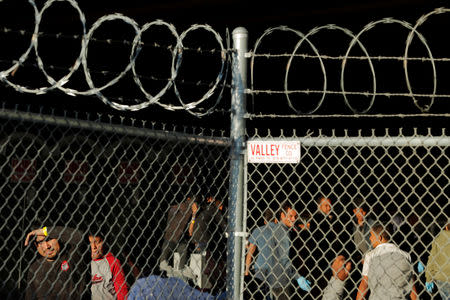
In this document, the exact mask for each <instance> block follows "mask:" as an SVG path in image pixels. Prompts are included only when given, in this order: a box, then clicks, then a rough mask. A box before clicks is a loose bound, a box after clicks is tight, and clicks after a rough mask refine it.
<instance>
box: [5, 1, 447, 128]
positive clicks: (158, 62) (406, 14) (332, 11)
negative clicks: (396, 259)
mask: <svg viewBox="0 0 450 300" xmlns="http://www.w3.org/2000/svg"><path fill="white" fill-rule="evenodd" d="M44 3H45V2H44V1H40V0H39V1H36V5H37V7H38V9H41V8H42V7H43V5H44ZM78 4H79V7H80V9H81V10H82V11H83V13H84V15H85V17H86V27H87V28H86V30H89V28H90V27H91V26H92V24H93V23H94V22H95V21H96V20H97V19H99V18H100V17H102V16H104V15H107V14H111V13H120V14H123V15H125V16H129V17H131V18H133V19H134V20H135V21H136V22H137V23H138V24H139V25H140V26H142V25H143V24H145V23H147V22H151V21H154V20H156V19H162V20H164V21H166V22H168V23H171V24H173V25H174V26H175V27H176V29H177V32H178V34H181V33H182V32H183V31H184V30H186V29H188V28H189V26H191V25H192V24H209V25H211V26H212V28H213V29H214V30H215V31H216V32H217V33H218V34H220V36H221V37H222V38H223V39H224V41H223V44H224V47H227V32H228V33H231V32H232V30H233V29H234V28H236V27H238V26H243V27H245V28H246V29H247V30H248V31H249V49H250V50H251V49H253V47H254V45H255V42H256V41H257V39H258V38H259V37H260V36H261V35H262V34H263V32H264V31H265V30H266V29H268V28H270V27H274V26H279V25H286V26H289V27H290V28H293V29H296V30H300V31H301V32H303V33H305V34H306V33H307V32H308V31H309V30H311V29H312V28H314V27H316V26H321V25H325V24H337V25H339V26H342V27H345V28H348V29H349V30H351V31H352V32H353V33H355V34H356V33H358V32H359V31H360V30H361V29H362V28H363V27H364V26H365V25H366V24H367V23H369V22H372V21H376V20H379V19H382V18H385V17H393V18H397V19H399V20H404V21H407V22H409V23H411V24H412V25H414V24H415V22H416V21H417V19H418V18H419V17H420V16H422V15H424V14H426V13H428V12H431V11H432V10H434V9H435V8H438V7H442V6H446V5H447V4H448V1H444V0H440V1H426V0H390V1H387V0H386V1H385V0H378V1H365V2H361V1H329V0H326V1H325V0H322V1H311V2H306V1H285V0H281V1H232V0H231V1H221V0H216V1H141V0H129V1H106V0H96V1H88V0H80V1H78ZM0 15H1V16H0V17H1V18H0V20H1V21H0V28H1V29H4V28H8V29H12V31H11V32H8V33H5V32H2V33H0V43H1V44H2V47H1V50H0V69H1V70H4V69H5V68H8V67H9V66H10V65H11V61H13V60H15V59H17V58H18V57H19V56H20V55H21V53H23V52H24V51H25V49H26V48H27V47H28V45H29V41H30V37H31V32H33V28H34V17H33V11H32V9H31V6H30V5H29V4H28V3H27V1H26V0H3V1H0ZM448 15H449V14H443V15H442V16H437V17H436V16H435V17H433V20H432V22H431V21H430V22H428V23H427V24H426V25H424V26H423V28H421V29H422V30H423V31H421V32H422V33H423V35H424V36H425V37H426V39H427V42H428V43H429V44H430V47H431V48H432V51H433V55H434V56H435V57H447V56H448V53H449V50H450V48H447V44H446V40H447V39H446V38H445V36H446V34H445V31H446V30H445V29H446V28H448V25H449V24H448V23H449V22H450V21H448V20H450V18H449V17H448ZM20 30H24V32H20ZM0 32H1V30H0ZM40 32H42V33H43V34H42V36H40V37H39V55H40V57H41V58H42V60H43V61H44V64H45V66H46V70H47V71H48V73H49V74H51V75H52V76H53V77H54V78H60V77H61V76H62V75H64V74H66V73H67V69H68V68H70V66H71V65H72V64H73V62H74V60H75V59H76V57H77V56H78V55H79V50H80V38H79V35H80V33H81V32H82V27H81V23H80V21H79V17H78V13H77V12H76V11H75V10H74V9H73V8H72V7H71V6H70V4H69V3H68V2H57V3H55V4H53V5H52V6H51V7H50V8H49V9H48V10H47V11H46V12H45V14H44V17H43V19H42V22H41V26H40ZM408 33H409V32H408V31H407V30H404V29H402V28H401V27H399V26H378V27H377V28H376V29H374V30H371V31H370V34H367V35H365V36H364V38H362V40H363V43H364V45H365V46H366V47H367V49H368V50H369V53H370V55H371V56H378V55H379V56H391V55H392V56H402V55H403V53H404V48H405V47H404V45H405V38H406V36H407V34H408ZM74 35H77V37H76V38H74V37H73V36H74ZM94 37H95V38H96V39H97V41H90V43H89V69H90V70H91V71H92V77H93V80H94V82H95V83H96V86H100V85H101V83H106V82H107V81H108V80H110V79H111V78H112V77H114V76H115V75H116V74H118V73H119V72H121V71H122V70H123V68H124V67H125V66H126V64H127V63H128V61H129V55H130V48H131V47H130V45H129V44H126V43H123V41H129V42H131V41H132V40H133V38H134V33H133V30H132V29H131V26H129V25H124V24H123V23H120V22H111V24H106V25H105V26H103V25H102V26H101V27H100V28H99V29H98V30H96V32H95V34H94ZM314 38H315V40H314V43H315V45H316V46H317V47H318V49H319V51H320V54H323V55H334V56H338V55H344V54H345V50H346V49H347V47H348V44H349V42H350V39H348V37H345V36H344V35H342V34H341V33H334V32H333V33H331V34H330V33H323V34H322V33H321V34H319V35H317V37H314ZM108 39H111V40H112V42H111V43H107V42H105V41H106V40H108ZM267 41H268V42H266V40H265V42H264V43H265V44H264V45H265V46H267V47H266V48H264V47H262V48H261V49H260V51H259V53H270V54H275V53H290V52H291V51H292V49H293V46H295V44H296V42H297V41H298V38H295V37H293V36H290V37H287V36H286V37H285V36H284V35H283V34H276V35H275V34H274V35H273V37H270V39H267ZM416 41H417V39H416ZM143 42H144V43H145V42H148V43H147V44H145V46H144V48H143V51H142V52H141V53H140V55H139V58H138V61H137V70H138V73H139V75H141V76H143V77H144V79H143V84H144V86H145V87H146V89H148V90H149V91H151V93H152V94H155V93H156V92H155V91H158V90H159V89H160V88H161V87H162V86H164V85H165V84H166V82H167V81H166V80H165V79H167V78H169V77H170V65H171V54H170V53H168V51H167V50H164V47H166V46H170V45H172V46H173V45H174V38H173V37H172V36H171V34H170V33H169V32H168V31H167V30H166V29H164V28H162V29H161V30H154V31H152V32H149V33H148V34H147V35H144V36H143ZM183 42H184V46H185V47H187V48H194V49H197V48H201V49H206V50H207V49H218V48H219V47H218V43H217V41H216V40H215V38H214V37H213V36H212V35H211V34H208V33H206V32H205V31H201V30H198V31H196V32H195V33H194V34H192V35H190V36H189V37H188V38H186V39H185V40H184V41H183ZM153 43H157V44H158V45H159V46H160V47H153V46H152V45H153ZM316 43H317V44H316ZM415 45H418V46H417V47H416V48H414V46H415ZM355 48H356V47H355ZM424 49H425V48H424V47H423V45H421V44H419V43H417V44H413V45H412V46H411V49H410V53H411V56H417V57H427V53H426V52H425V51H424ZM301 50H302V51H304V52H301V51H299V53H300V52H301V53H309V54H313V53H312V52H311V51H310V49H307V47H305V48H302V49H301ZM414 50H416V52H414ZM32 52H33V51H32ZM351 54H353V55H361V54H362V53H359V52H358V51H357V50H355V51H354V52H351ZM286 60H287V59H285V60H284V61H282V62H281V63H278V62H277V61H274V60H271V63H267V62H265V61H262V62H261V63H260V64H259V65H258V58H257V59H256V60H255V74H256V75H255V85H254V88H255V89H263V90H266V89H271V90H283V80H284V74H285V66H286ZM272 62H273V63H272ZM376 63H378V64H379V65H375V67H376V69H377V91H378V92H407V90H406V88H405V85H404V81H400V83H401V84H397V83H396V81H395V80H396V79H398V78H402V76H403V73H402V72H403V69H402V68H401V62H400V63H399V62H397V63H396V65H395V67H393V66H392V65H390V64H389V62H387V63H384V62H381V63H380V62H375V64H376ZM47 66H53V68H49V67H47ZM147 66H150V67H147ZM259 66H264V68H263V69H262V70H261V69H258V67H259ZM219 67H220V59H218V54H217V53H216V54H205V53H201V54H198V53H196V52H195V51H189V50H187V51H185V53H184V54H183V65H182V67H181V69H180V72H179V76H178V77H177V81H179V82H177V84H178V85H177V87H178V88H179V90H180V93H181V95H182V99H183V101H186V102H190V100H191V99H192V100H193V99H198V98H199V97H201V96H202V95H203V94H204V93H205V92H206V91H207V90H208V89H209V88H210V85H209V84H210V83H211V82H213V81H214V79H215V77H216V76H217V70H219ZM437 68H438V72H439V74H438V90H437V93H438V94H439V93H440V94H450V92H449V91H448V90H445V89H446V87H445V81H446V78H449V76H450V74H447V73H448V71H446V69H448V64H446V63H441V64H440V65H438V66H437ZM81 69H82V68H81V67H80V69H79V70H78V71H77V72H76V73H75V74H74V76H73V77H72V78H71V80H70V83H68V84H67V85H66V86H68V87H75V88H77V89H79V90H85V89H86V88H87V84H86V83H85V80H84V74H83V72H81ZM347 70H348V71H347V72H348V73H346V87H348V90H349V91H361V90H362V91H367V90H370V88H371V85H370V80H371V77H370V73H368V72H367V71H368V69H367V67H364V66H361V65H358V64H356V65H352V64H351V62H349V64H348V65H347ZM355 70H356V71H355ZM290 72H291V73H290V76H291V77H290V78H293V80H295V79H298V81H299V82H301V83H300V84H298V85H295V83H292V84H291V82H290V88H291V87H292V89H320V88H321V82H322V77H321V76H322V74H321V73H320V72H318V69H317V65H315V63H314V61H312V62H302V61H300V62H299V61H294V63H293V66H292V68H291V71H290ZM409 72H410V76H411V77H414V78H413V80H416V81H415V82H414V81H413V85H414V91H415V92H417V93H431V87H432V84H431V79H430V76H429V75H430V74H431V73H430V64H429V63H428V64H427V63H426V62H425V63H422V64H419V65H417V66H416V67H415V66H414V65H413V64H412V63H411V64H410V65H409ZM129 73H130V74H131V72H129ZM249 75H250V68H249ZM339 75H340V65H339V63H338V64H336V63H334V65H332V64H331V65H327V76H328V90H333V91H339V89H340V87H339ZM416 75H417V76H416ZM258 76H259V77H258ZM155 78H156V80H155ZM12 80H13V81H14V82H15V83H19V84H23V85H25V86H29V87H39V86H46V85H48V84H47V82H46V80H45V78H44V77H43V76H42V73H41V72H40V71H39V70H38V69H37V66H36V57H35V55H34V53H31V54H30V56H29V58H28V59H27V60H26V61H25V63H24V64H23V66H21V67H20V68H19V70H18V71H17V72H16V73H15V75H14V78H13V79H12ZM290 80H291V79H290ZM198 82H200V85H198V84H196V83H198ZM230 82H231V79H230V74H229V73H228V74H227V78H226V84H228V85H227V86H226V87H225V88H224V92H223V97H222V99H221V101H220V103H219V105H218V107H217V108H218V112H215V113H213V114H211V115H209V116H206V117H202V118H198V117H193V116H192V115H191V114H188V113H186V112H184V111H178V112H171V111H167V110H165V109H162V108H160V107H158V106H156V105H152V106H150V107H149V108H146V109H143V110H141V111H138V112H120V111H117V110H114V109H111V108H110V107H108V106H107V105H105V104H104V103H103V102H101V101H100V100H99V99H98V98H97V97H95V96H77V97H72V96H68V95H66V94H64V93H62V92H59V91H51V92H49V93H46V94H44V95H38V96H36V95H34V94H26V93H19V92H17V91H15V90H14V89H12V88H11V87H7V86H6V85H4V84H1V85H0V95H1V98H0V100H1V101H3V102H5V103H6V106H7V107H11V106H15V105H19V106H20V107H22V108H23V109H29V110H32V111H33V110H39V109H41V108H40V107H41V106H44V107H54V108H56V110H55V111H54V113H56V114H63V113H64V111H67V112H69V113H74V112H75V111H77V112H78V111H80V112H84V111H89V112H91V113H92V112H101V113H106V114H114V115H125V116H129V117H133V118H138V119H145V120H152V121H161V122H167V123H176V124H183V125H194V126H197V125H199V126H202V127H212V128H219V129H225V130H227V129H228V128H229V126H230V117H229V115H230V113H229V109H230V97H231V96H230V88H229V84H230ZM221 84H223V82H222V83H221ZM249 86H250V80H249ZM105 95H107V96H109V97H113V98H119V97H123V98H124V99H134V98H139V99H143V98H144V97H143V95H142V93H140V91H139V90H138V89H137V88H136V85H135V83H134V82H133V80H132V76H131V75H127V76H126V77H125V78H124V79H123V80H121V81H120V82H119V83H118V84H116V85H114V86H113V87H111V88H108V89H107V90H106V91H105ZM218 95H219V93H218V92H216V93H214V95H213V97H212V98H211V99H208V100H206V101H205V103H204V105H202V106H201V107H203V109H208V108H209V107H211V106H212V105H213V104H214V102H215V99H216V98H217V96H218ZM319 96H320V95H307V96H304V97H302V101H301V102H295V103H300V104H298V106H297V104H296V106H297V107H299V109H300V110H303V109H305V110H307V109H308V105H310V104H308V103H310V102H311V103H315V102H314V101H317V100H316V99H318V97H319ZM293 98H295V95H294V96H293ZM350 98H351V97H350ZM363 98H364V97H363ZM297 99H298V95H297ZM351 99H356V100H354V101H359V100H358V99H359V98H358V97H356V98H351ZM127 101H128V100H125V102H126V103H128V104H129V103H132V101H131V102H127ZM162 101H163V102H164V103H167V104H169V103H170V104H173V105H179V102H178V100H176V98H175V94H174V92H173V88H171V89H170V90H169V91H168V92H167V93H166V94H165V95H164V96H163V100H162ZM294 101H295V100H294ZM352 101H353V100H352ZM364 101H367V99H363V102H361V103H362V104H361V105H362V106H364V105H365V104H364ZM303 103H305V106H304V107H303V106H302V105H303ZM247 109H248V111H249V112H250V113H255V114H259V113H262V114H277V115H286V114H295V112H293V111H292V110H291V109H290V108H289V107H288V105H287V101H286V97H285V96H276V95H264V94H260V95H256V96H255V98H252V97H251V96H249V97H248V107H247ZM445 112H449V110H448V101H447V98H436V99H435V104H434V105H433V107H432V109H431V110H430V113H432V114H435V113H445ZM368 113H369V114H374V115H376V114H406V115H410V114H420V113H421V111H420V110H419V109H418V108H417V107H415V106H414V105H413V103H412V100H411V99H409V98H407V97H397V98H395V99H392V98H389V97H382V96H378V97H377V99H376V100H375V104H374V106H373V108H372V109H371V110H370V111H369V112H368ZM329 114H339V115H346V117H339V118H337V117H336V118H334V117H328V118H326V119H324V118H320V117H317V115H329ZM314 115H315V116H313V117H305V118H262V119H259V118H258V119H252V120H248V122H247V126H248V128H249V129H251V128H272V129H277V128H285V129H289V128H296V129H300V130H303V129H305V130H306V129H310V128H312V129H314V128H338V129H339V128H350V129H351V128H380V127H383V128H385V127H391V128H398V127H404V128H412V127H421V128H427V127H433V128H441V127H448V119H447V118H442V117H414V118H413V117H408V116H406V117H401V118H399V117H398V116H393V117H387V118H383V119H380V118H368V117H360V118H355V115H354V114H353V112H352V111H351V110H350V109H348V108H347V107H345V105H344V102H343V99H342V96H339V95H334V96H333V95H327V97H326V99H325V101H324V104H323V105H322V107H321V108H320V109H319V110H318V111H317V112H316V113H315V114H314Z"/></svg>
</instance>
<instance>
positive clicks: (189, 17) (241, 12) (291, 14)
mask: <svg viewBox="0 0 450 300" xmlns="http://www.w3.org/2000/svg"><path fill="white" fill-rule="evenodd" d="M26 2H27V1H26V0H3V1H1V0H0V14H1V19H0V20H2V21H0V28H2V27H7V28H13V29H26V30H31V29H32V23H30V19H31V18H30V17H32V14H31V13H30V9H29V5H28V4H27V3H26ZM44 2H45V1H42V0H37V1H36V3H37V5H38V7H39V8H40V7H42V5H43V3H44ZM78 3H79V6H80V8H81V10H82V11H83V13H84V14H85V16H86V20H87V26H88V28H89V27H90V26H91V25H92V24H93V23H94V22H95V21H96V20H97V19H98V18H100V17H101V16H104V15H106V14H110V13H121V14H123V15H126V16H129V17H131V18H133V19H134V20H135V21H137V22H138V24H139V25H143V24H144V23H147V22H150V21H154V20H156V19H162V20H164V21H166V22H169V23H172V24H174V25H175V27H176V28H177V30H178V32H179V33H181V32H182V31H183V30H186V29H187V28H188V27H189V26H190V25H192V24H209V25H211V26H212V27H213V28H214V29H215V30H216V31H217V32H218V33H219V34H220V35H221V36H222V37H225V32H226V29H229V30H230V32H231V31H232V30H233V29H234V28H235V27H238V26H244V27H246V28H247V29H248V30H249V48H250V49H251V48H252V47H253V45H254V43H255V41H256V39H257V38H258V37H259V36H260V35H261V34H262V33H263V32H264V30H266V29H267V28H269V27H273V26H278V25H287V26H290V27H292V28H295V29H298V30H301V31H302V32H305V33H306V32H308V30H310V29H312V28H313V27H315V26H320V25H324V24H332V23H333V24H337V25H339V26H343V27H347V28H349V29H350V30H352V31H353V32H358V31H359V30H360V29H361V28H362V27H363V26H364V25H365V24H367V23H369V22H370V21H375V20H379V19H381V18H384V17H394V18H398V19H401V20H405V21H408V22H410V23H412V24H414V23H415V21H416V20H417V19H418V18H419V17H420V16H421V15H423V14H425V13H428V12H430V11H432V10H433V9H435V8H438V7H442V6H448V1H446V0H432V1H430V0H375V1H365V2H362V1H356V0H345V1H331V0H322V1H320V0H318V1H311V2H306V1H290V0H278V1H253V0H251V1H236V0H228V1H225V0H190V1H181V0H180V1H177V0H164V1H163V0H157V1H143V0H127V1H111V0H109V1H108V0H95V1H93V0H79V1H78ZM5 7H6V9H5ZM2 10H3V12H2ZM17 12H20V14H17ZM49 15H50V13H49ZM447 15H450V14H447ZM46 17H47V16H46ZM447 18H449V17H448V16H447ZM43 23H45V24H44V25H45V26H46V27H45V28H49V30H50V31H51V32H54V33H58V32H61V31H62V32H64V30H65V29H67V28H71V27H72V26H75V27H77V26H78V27H77V28H79V24H80V23H79V19H78V17H77V15H76V13H74V11H73V10H71V9H67V5H66V8H65V9H62V10H59V11H58V13H56V14H55V13H54V11H52V14H51V17H47V18H46V19H45V21H44V22H43ZM447 24H448V23H447ZM43 28H44V26H43ZM69 31H70V30H69ZM111 32H113V31H111ZM2 37H3V38H5V37H4V36H2V34H0V43H1V42H2ZM111 37H112V38H113V39H114V38H117V39H121V38H124V39H129V38H130V37H131V38H132V36H130V35H129V36H127V37H121V36H120V37H115V36H114V35H112V36H111ZM57 43H59V41H58V42H57ZM7 44H9V43H7ZM41 45H42V46H41ZM49 45H52V44H51V43H50V44H49ZM53 45H54V44H53ZM40 46H41V47H42V53H44V54H41V55H42V56H43V57H45V56H46V55H48V57H51V58H49V60H48V61H46V62H48V63H50V62H51V63H53V64H55V65H57V64H58V63H59V62H57V61H56V60H53V58H54V57H56V56H59V52H62V51H61V50H60V49H59V48H58V49H56V50H55V49H51V48H57V47H50V48H49V49H51V50H50V52H51V51H57V52H56V53H57V54H58V55H53V54H54V53H55V52H53V54H50V52H48V53H46V52H45V49H46V47H45V40H43V41H42V43H41V41H40ZM74 47H75V48H76V47H78V46H77V45H75V46H74ZM14 49H15V48H14ZM18 49H20V47H18ZM447 50H449V49H447ZM40 51H41V50H40ZM58 51H59V52H58ZM90 51H91V50H90ZM90 53H91V52H90ZM447 53H448V52H447ZM400 54H402V53H401V52H400V53H397V55H400ZM91 55H92V54H91ZM422 55H423V54H422ZM443 55H445V54H443ZM443 55H441V57H442V56H443ZM9 57H11V58H14V57H16V56H14V55H12V56H11V55H10V56H8V55H7V54H6V55H2V53H1V52H0V63H1V60H2V59H3V60H8V58H9ZM72 57H73V56H72ZM446 57H448V54H447V55H446ZM108 59H109V60H111V57H109V58H108ZM99 61H100V60H99ZM109 63H110V61H109ZM61 64H62V65H68V63H67V62H62V63H61ZM1 66H2V67H3V66H4V65H1ZM105 66H107V67H109V65H108V61H107V62H106V63H105ZM111 68H112V67H111ZM119 69H120V68H119ZM19 75H20V74H19ZM19 75H18V76H19ZM0 92H1V93H2V95H3V97H2V98H3V99H4V100H3V101H7V102H11V103H36V99H39V103H43V104H49V105H54V106H57V107H61V108H64V109H80V110H82V109H84V108H85V105H89V108H90V109H93V110H98V111H102V112H108V113H109V112H111V111H112V110H111V109H109V108H108V107H106V106H105V105H104V104H103V103H102V102H101V101H100V100H98V99H97V98H95V97H80V99H75V100H74V98H73V97H69V96H66V95H62V94H61V93H57V92H55V93H49V94H47V95H44V96H35V95H31V96H30V95H23V94H19V93H17V92H16V91H14V90H13V89H11V88H5V87H4V86H0ZM114 92H116V91H115V90H112V91H111V93H114ZM86 98H88V99H86ZM68 102H70V104H67V103H68ZM62 103H63V104H62ZM222 103H225V104H223V105H222V107H223V108H224V109H228V108H229V104H228V103H229V92H227V91H226V92H225V94H224V98H223V99H222ZM330 105H331V106H333V105H332V104H330ZM449 111H450V110H449ZM325 112H327V111H325ZM415 112H416V113H417V111H415ZM375 113H376V112H375ZM125 115H129V116H138V118H146V119H158V120H168V121H171V120H175V119H179V118H180V117H182V118H183V119H184V120H185V121H186V122H187V123H192V124H197V123H199V124H200V125H205V126H210V124H211V122H213V123H214V124H215V125H216V126H213V127H223V128H228V127H229V116H228V115H227V114H219V117H218V116H217V115H215V116H212V117H206V118H203V119H202V120H198V119H196V118H193V119H192V118H191V117H190V115H189V116H187V117H186V113H180V112H178V113H167V112H165V111H164V110H158V109H153V108H151V109H145V110H144V111H141V112H139V113H126V114H125ZM218 120H219V121H218ZM274 122H278V123H277V124H274ZM304 122H307V124H308V125H303V124H304ZM405 122H406V123H408V122H411V124H410V126H415V123H416V122H417V121H416V120H412V121H405V120H401V121H397V120H393V121H392V123H393V124H394V125H397V126H398V125H399V124H406V123H405ZM427 122H428V123H430V124H433V125H434V124H437V123H436V122H438V123H439V124H443V126H447V125H446V124H447V123H448V120H445V119H444V120H440V121H439V120H437V119H433V120H429V119H427V121H426V122H425V123H427ZM217 123H221V124H217ZM281 123H282V124H287V126H288V127H290V126H291V125H292V124H294V126H296V127H297V126H308V127H309V126H311V127H321V126H323V125H324V124H325V126H330V127H333V126H335V124H337V123H339V125H340V126H347V127H357V126H361V125H362V126H371V125H372V124H370V125H367V124H366V125H364V124H363V121H361V120H358V121H355V120H351V121H346V122H333V121H331V124H334V125H330V124H329V123H327V122H323V120H308V121H303V120H298V119H297V120H293V121H286V120H284V121H282V122H281V121H268V120H264V121H255V122H254V124H263V125H264V126H267V127H271V126H274V127H278V126H280V125H279V124H281ZM355 123H357V124H358V125H355ZM299 124H302V125H299ZM421 124H422V125H423V124H424V123H421ZM382 125H385V126H386V122H384V123H383V124H382ZM428 125H429V124H428ZM255 126H260V125H255ZM282 126H284V125H282Z"/></svg>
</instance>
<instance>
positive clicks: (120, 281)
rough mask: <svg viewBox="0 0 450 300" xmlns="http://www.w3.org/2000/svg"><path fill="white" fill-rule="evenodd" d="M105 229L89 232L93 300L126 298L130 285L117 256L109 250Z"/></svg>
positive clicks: (122, 299) (120, 299) (121, 299)
mask: <svg viewBox="0 0 450 300" xmlns="http://www.w3.org/2000/svg"><path fill="white" fill-rule="evenodd" d="M104 231H105V230H98V229H92V230H91V232H90V233H89V244H90V247H91V259H92V260H91V295H92V299H93V300H107V299H111V300H113V299H117V300H126V298H127V294H128V286H127V282H126V280H125V274H124V272H123V269H122V266H121V264H120V262H119V260H118V259H117V258H115V257H114V256H113V255H112V253H111V252H109V251H108V245H107V243H106V240H105V235H104Z"/></svg>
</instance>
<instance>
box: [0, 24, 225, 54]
mask: <svg viewBox="0 0 450 300" xmlns="http://www.w3.org/2000/svg"><path fill="white" fill-rule="evenodd" d="M0 32H3V33H10V34H17V35H22V36H25V35H30V36H33V34H34V33H33V32H31V31H28V30H25V29H19V30H18V29H12V28H8V27H0ZM36 36H37V37H46V38H55V39H68V40H78V39H81V38H82V36H81V35H78V34H72V35H70V34H65V33H63V32H58V33H47V32H42V31H40V32H38V33H37V34H36ZM91 41H92V42H96V43H104V44H108V45H112V44H116V45H133V41H129V40H127V39H121V40H116V39H99V38H95V37H92V38H91ZM139 45H140V47H141V48H143V49H144V48H156V49H163V50H173V49H174V48H175V46H174V45H164V44H161V43H158V42H151V43H150V42H144V41H140V42H139ZM183 51H192V52H196V53H199V54H217V53H220V52H221V50H220V49H217V48H211V49H203V48H202V47H197V48H192V47H187V46H183ZM226 51H227V52H232V51H233V49H227V50H226Z"/></svg>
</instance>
